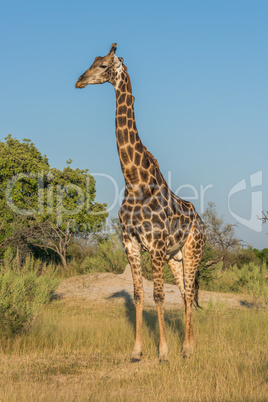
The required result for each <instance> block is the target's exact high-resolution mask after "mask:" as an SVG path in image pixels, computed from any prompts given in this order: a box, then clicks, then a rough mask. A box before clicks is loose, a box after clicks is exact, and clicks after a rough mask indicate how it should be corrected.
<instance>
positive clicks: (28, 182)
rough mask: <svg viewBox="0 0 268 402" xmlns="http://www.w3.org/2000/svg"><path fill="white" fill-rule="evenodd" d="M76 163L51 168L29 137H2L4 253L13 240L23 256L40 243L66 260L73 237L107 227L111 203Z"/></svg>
mask: <svg viewBox="0 0 268 402" xmlns="http://www.w3.org/2000/svg"><path fill="white" fill-rule="evenodd" d="M71 163H72V161H71V159H69V160H68V161H67V165H68V166H67V167H66V168H64V169H63V170H62V171H61V170H59V169H55V168H50V165H49V163H48V159H47V157H46V156H43V155H42V154H41V153H40V152H39V151H38V150H37V148H36V147H35V146H34V144H33V143H32V142H31V141H30V140H23V141H22V142H20V141H19V140H17V139H16V138H12V137H11V135H9V136H8V137H7V138H5V142H0V254H1V248H2V251H3V249H4V248H5V247H6V246H7V245H8V244H10V245H13V246H15V247H19V249H20V251H21V256H22V257H23V258H25V256H26V255H27V253H29V251H32V252H35V254H36V248H37V247H39V248H42V249H44V250H50V255H49V254H48V255H47V256H48V257H49V256H50V257H52V258H54V257H53V253H54V254H55V253H56V254H57V255H58V257H59V258H60V260H61V262H62V264H63V265H66V262H67V261H66V257H67V248H68V245H69V243H70V242H71V241H72V240H73V238H74V237H75V236H76V237H77V236H80V237H85V236H87V235H88V234H89V233H90V232H92V231H99V230H100V229H101V228H102V227H103V225H104V224H105V221H106V218H107V216H108V214H107V211H106V204H100V203H97V202H95V196H96V189H95V184H96V183H95V180H94V178H93V177H92V176H91V175H90V174H89V173H88V171H87V170H81V169H72V168H71V166H70V164H71ZM54 259H55V258H54Z"/></svg>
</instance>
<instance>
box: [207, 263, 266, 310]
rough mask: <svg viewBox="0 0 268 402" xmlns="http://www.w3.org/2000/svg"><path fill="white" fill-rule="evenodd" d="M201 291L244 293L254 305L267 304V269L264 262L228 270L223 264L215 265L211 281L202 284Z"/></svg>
mask: <svg viewBox="0 0 268 402" xmlns="http://www.w3.org/2000/svg"><path fill="white" fill-rule="evenodd" d="M202 288H203V289H207V290H211V291H215V292H234V293H240V294H241V293H242V294H243V293H244V294H248V295H250V296H251V297H252V301H253V303H254V304H255V305H260V306H266V305H267V304H268V269H267V265H266V263H265V262H263V263H259V264H254V263H253V262H250V263H249V264H244V265H243V266H242V267H241V268H239V267H237V265H234V266H232V267H229V268H228V269H224V268H223V263H222V262H219V263H218V264H216V265H215V268H214V270H213V275H212V279H211V281H210V282H209V283H208V284H206V286H205V285H204V284H202Z"/></svg>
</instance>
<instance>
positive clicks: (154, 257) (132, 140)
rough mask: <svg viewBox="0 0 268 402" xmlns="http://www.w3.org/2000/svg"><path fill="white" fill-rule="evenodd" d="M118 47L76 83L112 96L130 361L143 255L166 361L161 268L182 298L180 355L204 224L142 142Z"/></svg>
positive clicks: (188, 346) (190, 342)
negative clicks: (129, 282)
mask: <svg viewBox="0 0 268 402" xmlns="http://www.w3.org/2000/svg"><path fill="white" fill-rule="evenodd" d="M116 49H117V45H116V43H113V44H112V46H111V48H110V51H109V53H108V54H107V55H106V56H104V57H96V58H95V60H94V62H93V64H92V65H91V67H90V68H89V69H88V70H86V71H85V72H84V74H82V75H81V76H80V77H79V79H78V80H77V82H76V85H75V86H76V88H84V87H85V86H87V85H91V84H92V85H97V84H103V83H105V82H109V83H110V84H112V85H113V87H114V89H115V96H116V118H115V126H116V142H117V149H118V155H119V159H120V164H121V168H122V172H123V175H124V178H125V196H124V200H123V202H122V205H121V208H120V211H119V219H120V222H121V227H122V233H123V243H124V247H125V251H126V254H127V258H128V261H129V264H130V266H131V271H132V277H133V284H134V301H135V304H136V340H135V346H134V349H133V352H132V361H139V360H140V359H141V355H142V312H143V302H144V292H143V286H142V271H141V251H142V250H146V251H148V252H149V254H150V258H151V265H152V272H153V283H154V300H155V303H156V305H157V311H158V321H159V329H160V346H159V359H160V360H166V359H167V353H168V347H167V342H166V337H165V327H164V279H163V275H164V264H165V261H166V260H167V261H168V264H169V266H170V268H171V271H172V273H173V275H174V278H175V281H176V283H177V285H178V286H179V289H180V292H181V294H182V297H183V300H184V304H185V313H186V322H185V338H184V342H183V348H182V353H183V356H188V355H189V354H190V353H192V352H193V349H194V344H195V341H194V334H193V318H192V306H193V304H194V303H195V305H197V306H198V267H199V264H200V261H201V258H202V255H203V252H204V247H205V241H206V232H205V225H204V223H203V221H202V219H201V218H200V216H199V215H198V213H197V212H196V210H195V208H194V206H193V204H192V203H190V202H188V201H185V200H182V199H181V198H179V197H178V196H176V195H175V194H174V193H173V192H172V191H171V190H170V188H169V187H168V185H167V183H166V181H165V179H164V177H163V176H162V173H161V171H160V168H159V164H158V162H157V160H156V159H155V158H154V156H153V155H152V154H151V153H150V152H149V151H148V150H147V148H146V147H145V146H144V145H143V144H142V141H141V139H140V137H139V135H138V131H137V127H136V122H135V116H134V97H133V95H132V88H131V82H130V78H129V75H128V72H127V68H126V66H125V65H124V64H123V62H124V61H123V59H122V58H121V57H117V56H116V55H115V51H116Z"/></svg>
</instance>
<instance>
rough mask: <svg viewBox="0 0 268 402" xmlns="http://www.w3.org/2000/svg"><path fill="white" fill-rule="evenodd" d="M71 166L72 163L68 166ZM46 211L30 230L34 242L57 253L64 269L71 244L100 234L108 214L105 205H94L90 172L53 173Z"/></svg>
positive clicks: (66, 171)
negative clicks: (94, 233)
mask: <svg viewBox="0 0 268 402" xmlns="http://www.w3.org/2000/svg"><path fill="white" fill-rule="evenodd" d="M67 163H68V165H70V161H68V162H67ZM46 190H47V191H46V195H47V197H46V199H47V202H46V208H45V212H44V214H43V215H42V216H41V217H37V218H36V222H35V224H34V225H33V226H32V227H31V236H30V237H31V241H32V243H33V245H35V246H38V247H40V248H48V249H50V250H53V251H54V252H56V253H57V254H58V255H59V257H60V259H61V262H62V264H63V265H64V266H66V264H67V260H66V256H67V249H68V245H69V244H70V242H72V241H74V238H75V237H76V238H79V237H82V238H87V237H88V235H89V233H92V232H96V231H100V230H101V229H102V227H103V226H104V224H105V222H106V218H107V216H108V213H107V211H106V204H100V203H97V202H94V199H95V196H96V188H95V179H94V178H93V176H91V175H90V174H89V173H88V170H80V169H72V168H71V167H70V166H67V167H66V168H64V169H63V170H62V171H61V170H59V169H51V171H50V178H49V184H48V187H47V189H46Z"/></svg>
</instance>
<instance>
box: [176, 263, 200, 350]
mask: <svg viewBox="0 0 268 402" xmlns="http://www.w3.org/2000/svg"><path fill="white" fill-rule="evenodd" d="M168 265H169V267H170V269H171V271H172V273H173V276H174V278H175V281H176V284H177V285H178V287H179V290H180V292H181V295H182V298H183V301H184V307H185V316H186V317H185V336H184V342H183V347H182V355H183V357H187V356H189V355H190V354H191V353H193V351H194V347H195V339H194V332H193V313H192V306H193V304H194V303H195V304H196V305H197V306H199V304H198V288H197V287H196V286H197V274H198V265H199V261H198V262H197V260H192V259H188V258H185V259H184V258H183V259H181V260H180V261H178V260H175V259H171V260H169V261H168Z"/></svg>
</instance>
